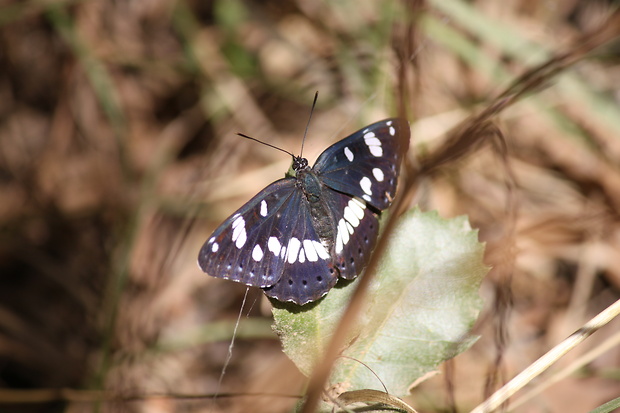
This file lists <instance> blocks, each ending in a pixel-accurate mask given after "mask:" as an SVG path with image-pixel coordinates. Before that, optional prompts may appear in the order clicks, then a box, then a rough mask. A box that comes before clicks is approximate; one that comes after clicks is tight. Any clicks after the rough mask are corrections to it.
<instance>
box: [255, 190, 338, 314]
mask: <svg viewBox="0 0 620 413" xmlns="http://www.w3.org/2000/svg"><path fill="white" fill-rule="evenodd" d="M300 193H301V191H300ZM299 200H300V202H299V203H298V204H297V205H294V206H293V205H291V206H293V208H291V209H290V210H288V212H289V214H288V215H287V216H285V215H284V214H283V216H282V219H283V220H286V221H289V222H290V223H291V224H292V227H291V233H292V234H293V237H291V238H290V240H289V242H288V244H287V249H286V259H285V262H284V268H283V272H282V277H281V278H280V279H279V280H278V282H277V283H275V284H274V285H273V286H271V287H269V288H265V289H264V291H265V294H267V295H268V296H269V297H273V298H275V299H277V300H279V301H293V302H294V303H296V304H299V305H303V304H306V303H309V302H311V301H316V300H318V299H319V298H321V297H322V296H324V295H325V294H327V292H328V291H329V290H330V289H332V287H333V286H334V285H336V282H337V281H338V271H337V270H336V269H335V268H334V263H333V258H332V255H331V252H330V249H329V247H328V246H326V245H324V244H323V243H322V242H321V240H320V238H319V236H318V234H317V232H316V229H315V227H314V225H313V221H312V217H311V214H310V211H309V208H308V203H307V201H306V199H305V197H304V196H303V195H302V196H301V197H299Z"/></svg>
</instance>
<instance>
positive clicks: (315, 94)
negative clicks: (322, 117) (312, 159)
mask: <svg viewBox="0 0 620 413" xmlns="http://www.w3.org/2000/svg"><path fill="white" fill-rule="evenodd" d="M318 97H319V91H318V90H317V91H316V92H315V93H314V102H312V109H310V117H309V118H308V123H307V124H306V131H305V132H304V138H303V139H302V140H301V151H300V153H299V157H301V156H302V155H303V153H304V143H306V135H307V134H308V128H309V127H310V120H311V119H312V113H314V107H315V106H316V100H317V99H318Z"/></svg>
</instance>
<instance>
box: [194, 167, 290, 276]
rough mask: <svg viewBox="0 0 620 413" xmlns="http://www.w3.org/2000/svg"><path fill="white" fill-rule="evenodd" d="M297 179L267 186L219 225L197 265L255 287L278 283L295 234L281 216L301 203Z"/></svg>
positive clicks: (206, 243) (286, 179)
mask: <svg viewBox="0 0 620 413" xmlns="http://www.w3.org/2000/svg"><path fill="white" fill-rule="evenodd" d="M300 199H301V193H300V191H299V189H297V188H296V186H295V178H284V179H280V180H278V181H276V182H274V183H272V184H271V185H269V186H267V187H266V188H265V189H263V190H262V191H261V192H259V193H258V194H257V195H256V196H255V197H254V198H252V199H251V200H250V201H248V202H247V203H246V204H245V205H243V206H242V207H241V208H239V209H238V210H237V211H236V212H235V213H234V214H233V215H231V216H230V217H229V218H228V219H226V221H224V222H223V223H222V225H220V226H219V227H218V228H217V229H216V230H215V232H214V233H213V235H211V237H210V238H209V239H208V240H207V241H206V242H205V244H204V245H203V246H202V248H201V249H200V253H199V255H198V265H199V266H200V268H201V269H202V270H203V271H204V272H206V273H207V274H209V275H211V276H213V277H218V278H224V279H230V280H233V281H238V282H241V283H244V284H246V285H251V286H254V287H261V288H262V287H268V286H271V285H273V284H275V283H276V282H277V281H278V280H279V279H280V277H281V275H282V270H283V268H284V258H285V256H284V253H283V252H282V247H283V246H284V245H287V244H288V242H289V240H290V238H291V236H292V234H291V231H290V229H289V228H288V225H289V224H291V225H292V224H293V222H291V223H288V222H287V221H286V220H282V215H286V216H288V215H289V214H290V211H291V210H293V209H294V208H295V207H296V205H298V204H299V202H300Z"/></svg>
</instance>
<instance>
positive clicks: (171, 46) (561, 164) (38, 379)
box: [0, 0, 620, 412]
mask: <svg viewBox="0 0 620 413" xmlns="http://www.w3.org/2000/svg"><path fill="white" fill-rule="evenodd" d="M619 6H620V3H619V2H618V1H611V0H609V1H603V0H592V1H586V0H546V1H532V0H509V1H503V2H497V1H492V0H477V1H468V2H464V1H459V0H428V1H422V0H419V1H396V0H394V1H392V0H389V1H372V0H340V1H313V0H292V1H275V0H271V1H255V0H203V1H198V0H178V1H165V0H132V1H129V0H117V1H105V0H89V1H81V0H49V1H40V0H21V1H11V0H4V1H2V2H0V411H2V412H4V411H8V412H13V411H15V412H60V411H67V412H90V411H96V410H97V409H99V410H101V411H115V412H116V411H121V412H125V411H126V412H206V411H213V412H219V411H222V412H224V411H226V412H236V411H239V412H242V411H244V412H245V411H253V412H286V411H290V410H291V409H292V407H293V406H294V405H295V403H297V401H298V396H300V395H302V394H303V390H304V385H305V378H304V377H303V376H302V375H301V374H300V373H299V372H298V371H297V370H296V368H295V367H294V365H293V364H292V363H291V362H290V361H288V359H287V358H286V357H285V356H284V355H283V353H282V352H281V348H280V344H279V342H278V340H277V337H276V336H275V334H274V333H273V332H272V330H271V328H270V317H271V312H270V305H269V302H268V301H266V300H265V299H264V297H263V294H262V293H261V292H260V291H259V290H257V289H252V290H250V293H249V296H248V299H247V303H246V306H245V310H244V313H243V317H242V322H241V324H240V326H239V330H238V331H237V336H236V343H235V347H234V350H233V355H232V358H231V360H230V364H229V365H228V367H227V370H226V374H224V375H223V378H222V379H220V376H221V372H222V368H223V366H224V364H225V362H226V359H227V353H228V347H229V344H230V340H231V337H232V331H233V327H234V323H235V320H236V318H237V316H238V313H239V309H240V306H241V300H242V298H243V295H244V293H245V287H243V286H240V285H237V284H236V283H232V282H227V281H223V280H218V279H213V278H211V277H209V276H207V275H205V274H203V273H201V272H200V270H199V269H198V267H197V265H196V258H197V254H198V250H199V248H200V246H201V245H202V243H203V242H204V241H205V240H206V238H207V237H208V235H209V234H210V233H211V231H213V230H214V229H215V227H216V226H217V225H218V224H219V223H221V222H222V221H223V220H224V219H225V218H226V217H227V216H228V215H229V214H231V213H232V212H233V211H234V210H235V209H236V208H237V207H239V206H240V205H242V204H243V203H244V202H246V201H247V200H248V199H249V198H250V197H251V196H253V195H254V194H255V193H256V192H258V191H259V190H260V189H262V188H263V187H264V186H266V185H268V184H269V183H270V182H272V181H274V180H276V179H278V178H280V177H282V176H283V174H284V172H285V171H286V170H287V169H288V167H289V164H290V158H289V157H288V156H286V155H284V154H282V153H281V152H278V151H275V150H273V149H270V148H267V147H264V146H262V145H258V144H256V143H254V142H250V141H247V140H244V139H241V138H239V137H237V136H236V135H235V134H236V133H237V132H241V133H245V134H248V135H251V136H254V137H256V138H259V139H262V140H264V141H266V142H269V143H270V144H273V145H277V146H279V147H282V148H283V149H286V150H288V151H291V152H293V153H298V152H299V149H300V145H301V138H302V136H303V131H304V128H305V126H306V122H307V120H308V116H309V113H310V106H311V103H312V98H313V95H314V92H315V91H316V90H318V91H319V100H318V105H317V108H316V109H315V112H314V115H313V119H312V123H311V125H310V132H309V134H308V139H307V141H306V146H305V149H304V155H305V156H307V157H308V158H309V160H310V162H311V163H312V162H313V161H314V159H315V158H316V156H317V155H318V154H319V153H320V152H321V151H322V150H323V149H325V148H326V147H327V146H328V145H330V144H331V143H333V142H335V141H336V140H338V139H341V138H343V137H344V136H346V135H348V134H349V133H351V132H353V131H355V130H357V129H358V128H359V127H362V126H364V125H366V124H369V123H371V122H374V121H377V120H379V119H382V118H384V117H388V116H394V115H397V114H398V113H399V110H405V113H406V114H407V117H408V119H409V120H410V122H411V125H412V141H411V149H410V152H409V158H408V160H407V165H408V167H407V171H408V172H409V173H408V176H407V179H408V180H409V182H413V183H414V185H413V188H414V190H413V191H410V193H408V194H407V195H408V196H407V198H406V199H407V207H411V206H413V205H414V204H418V205H420V207H421V208H422V209H424V210H438V211H439V213H440V214H441V215H442V216H443V217H445V218H450V217H454V216H457V215H463V214H466V215H467V216H468V217H469V219H470V221H471V223H472V226H473V227H474V228H478V229H479V231H480V232H479V237H480V240H481V241H483V242H485V243H486V245H487V254H486V263H487V264H488V265H490V266H492V267H493V270H492V271H491V273H490V274H489V275H488V277H487V279H486V280H485V282H484V284H483V287H482V289H481V292H480V293H481V296H482V297H483V298H484V299H485V301H486V310H485V312H484V313H483V314H482V316H481V318H480V320H479V323H478V325H477V327H476V333H477V334H481V336H482V337H481V339H480V340H479V341H478V343H477V344H476V345H475V346H474V347H473V348H472V349H471V350H470V351H468V352H466V353H465V354H462V355H460V356H458V357H457V358H456V359H455V360H453V361H452V362H450V363H448V365H447V366H445V367H444V368H443V369H442V374H440V375H436V376H434V377H432V378H430V379H429V380H428V381H426V382H424V383H422V384H421V385H420V386H418V387H416V388H415V389H412V396H411V398H410V399H408V402H409V403H410V404H412V405H413V406H414V407H415V408H416V409H418V410H419V411H423V412H442V411H467V410H468V409H471V408H472V407H474V406H476V405H477V404H478V403H480V402H481V401H482V400H484V398H485V396H488V394H490V392H491V391H492V390H494V389H496V388H498V387H499V386H500V385H501V384H502V383H503V382H505V381H506V380H507V379H509V378H511V377H512V376H514V375H515V374H517V373H518V372H520V371H522V370H523V369H524V368H525V367H527V366H528V365H529V364H530V363H531V362H533V361H534V360H536V359H537V358H538V357H539V356H541V355H542V354H544V353H545V352H546V351H547V350H549V349H550V348H551V347H553V346H554V345H555V344H557V343H558V342H560V341H561V340H562V339H564V338H565V337H566V336H568V335H569V334H570V333H572V332H573V331H574V330H575V329H577V328H579V327H580V326H581V325H582V324H583V323H584V322H585V321H587V320H588V319H589V318H591V317H592V316H593V315H595V314H597V313H598V312H599V311H601V310H602V309H604V308H605V307H607V306H608V305H610V304H611V303H613V302H614V301H616V300H617V299H618V298H619V297H620V219H619V206H620V108H619V102H620V88H619V86H618V85H620V54H619V53H620V42H619V41H618V30H617V26H616V27H615V28H614V26H613V25H610V24H609V23H608V22H609V21H613V19H614V18H616V20H615V21H616V22H620V20H618V19H617V16H618V7H619ZM588 33H592V35H591V36H590V37H588V36H589V35H588ZM584 39H585V40H584ZM588 40H589V41H588ZM558 56H569V57H574V58H572V59H568V60H561V59H559V58H558ZM554 59H555V60H554ZM545 62H552V63H553V62H556V63H557V62H561V64H559V65H555V66H553V65H551V68H552V69H555V70H551V71H544V70H543V71H542V72H541V71H539V72H535V73H537V74H538V77H535V80H537V81H535V82H531V83H528V82H530V80H531V78H528V77H524V78H519V76H521V75H522V74H524V73H526V72H527V71H528V70H529V69H530V68H533V67H536V66H537V65H541V64H544V63H545ZM541 73H542V74H541ZM512 83H514V84H516V85H517V86H519V87H521V88H522V89H523V90H524V91H525V92H527V93H524V94H517V95H516V96H517V97H516V98H515V99H513V101H511V104H510V105H506V106H497V107H495V109H492V110H491V111H490V114H491V115H494V116H493V117H491V118H490V119H491V120H492V121H493V128H494V130H495V132H496V133H493V134H489V133H480V134H476V133H473V132H472V129H469V131H468V133H462V134H460V135H459V134H458V133H454V132H450V131H451V130H453V128H456V130H458V127H457V126H458V125H463V123H462V122H465V124H467V122H468V119H469V122H472V121H471V120H472V119H473V122H474V124H475V122H477V120H476V118H475V116H476V114H479V113H481V112H483V111H485V110H489V108H493V107H494V106H493V104H496V103H498V102H501V99H500V100H497V99H496V98H497V97H498V96H500V94H501V93H502V92H504V91H505V90H507V89H508V88H509V86H510V85H511V84H512ZM513 96H514V95H513ZM470 125H471V123H470ZM474 129H475V128H474ZM483 129H484V128H483ZM484 130H487V131H488V129H484ZM429 165H430V166H429ZM425 166H427V167H425ZM619 327H620V323H619V322H617V321H613V322H612V323H611V325H609V326H607V327H605V328H604V329H602V330H601V331H599V332H598V333H596V334H595V335H594V336H593V337H592V338H590V339H589V340H588V341H587V342H586V343H584V344H583V345H581V346H580V347H579V348H578V349H576V350H575V351H574V352H572V353H570V355H569V356H567V357H566V358H564V359H563V360H561V361H560V362H559V363H557V364H556V365H555V366H554V367H553V368H552V369H551V371H549V372H548V373H547V374H546V375H545V376H543V377H542V378H541V379H539V380H538V381H537V382H535V385H536V386H540V387H538V388H537V390H536V391H537V393H536V394H531V395H530V396H529V397H528V398H527V400H525V399H523V400H522V401H521V402H519V401H518V400H515V401H513V402H512V403H511V405H510V406H511V407H512V408H514V409H515V411H519V412H584V411H589V410H590V409H592V408H594V407H596V406H599V405H600V404H602V403H604V402H606V401H608V400H610V399H612V398H614V397H618V396H619V395H620V347H619V346H618V343H619V341H620V338H619V335H620V333H619V332H620V328H619ZM572 363H576V364H572ZM571 365H573V366H575V367H574V368H572V369H571V370H570V371H569V372H568V373H569V374H566V375H565V377H564V376H561V374H562V369H564V368H566V367H568V366H571ZM556 379H557V380H556ZM220 380H221V383H220ZM536 386H534V385H533V386H531V388H534V387H536ZM541 387H542V388H541ZM101 390H105V392H104V393H101V392H100V391H101ZM215 392H220V393H221V396H220V397H219V398H218V400H217V401H214V400H213V399H212V397H211V395H213V394H214V393H215ZM525 393H526V392H524V394H525ZM103 394H105V395H108V396H110V395H113V396H114V397H115V398H116V399H115V401H112V402H110V401H108V402H106V403H102V404H98V403H94V402H93V400H97V399H98V398H99V397H101V396H102V395H103ZM156 396H162V397H156ZM163 396H165V397H163ZM194 396H195V397H194ZM519 403H522V404H519Z"/></svg>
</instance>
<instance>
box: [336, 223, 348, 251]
mask: <svg viewBox="0 0 620 413" xmlns="http://www.w3.org/2000/svg"><path fill="white" fill-rule="evenodd" d="M338 232H339V233H341V234H342V235H341V236H342V243H343V244H344V245H347V243H348V242H349V230H348V229H347V224H346V223H345V221H344V219H342V218H340V221H338Z"/></svg>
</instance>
